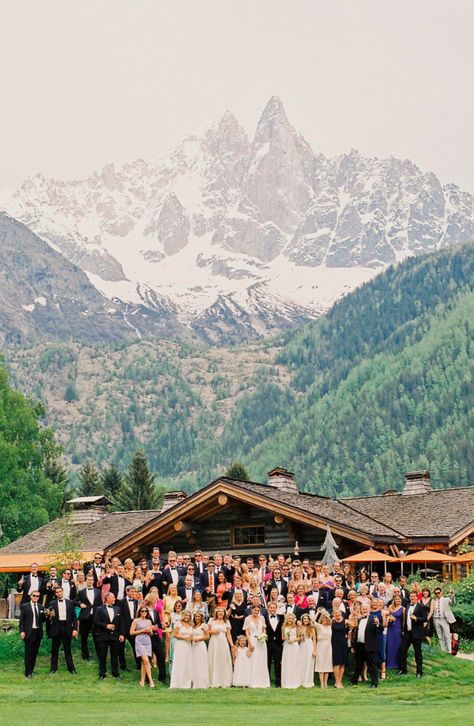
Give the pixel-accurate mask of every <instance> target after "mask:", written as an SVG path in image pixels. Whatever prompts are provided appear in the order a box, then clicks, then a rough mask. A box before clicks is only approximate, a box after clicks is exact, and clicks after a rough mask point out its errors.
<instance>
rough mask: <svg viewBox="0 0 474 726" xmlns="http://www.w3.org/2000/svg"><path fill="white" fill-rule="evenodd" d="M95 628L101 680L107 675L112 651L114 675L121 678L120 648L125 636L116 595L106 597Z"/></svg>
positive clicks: (96, 615)
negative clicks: (108, 654)
mask: <svg viewBox="0 0 474 726" xmlns="http://www.w3.org/2000/svg"><path fill="white" fill-rule="evenodd" d="M94 628H95V633H96V643H97V655H98V658H99V679H100V680H101V681H103V680H104V678H105V677H106V675H107V653H108V652H109V650H110V661H111V665H112V675H113V677H114V678H120V673H119V647H120V643H123V642H124V640H125V636H124V635H122V632H121V628H120V609H119V608H118V607H117V606H116V605H115V595H114V594H113V592H108V593H107V595H106V596H105V605H102V606H101V607H100V608H97V610H96V611H95V615H94Z"/></svg>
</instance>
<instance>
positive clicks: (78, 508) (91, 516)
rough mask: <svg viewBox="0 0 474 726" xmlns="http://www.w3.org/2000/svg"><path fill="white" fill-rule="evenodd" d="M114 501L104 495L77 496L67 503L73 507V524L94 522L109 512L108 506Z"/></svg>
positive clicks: (71, 520) (71, 519)
mask: <svg viewBox="0 0 474 726" xmlns="http://www.w3.org/2000/svg"><path fill="white" fill-rule="evenodd" d="M112 503H113V502H112V501H111V500H110V499H109V498H108V497H104V496H95V497H76V498H75V499H69V500H68V501H67V502H66V504H69V505H70V507H71V518H70V522H71V524H92V522H97V521H98V520H99V519H102V518H103V517H106V516H107V514H108V511H107V507H108V505H109V504H112Z"/></svg>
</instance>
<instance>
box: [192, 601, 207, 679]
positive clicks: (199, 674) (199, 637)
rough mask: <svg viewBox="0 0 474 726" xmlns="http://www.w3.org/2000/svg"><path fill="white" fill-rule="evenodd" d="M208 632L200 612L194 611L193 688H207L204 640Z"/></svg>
mask: <svg viewBox="0 0 474 726" xmlns="http://www.w3.org/2000/svg"><path fill="white" fill-rule="evenodd" d="M208 639H209V632H208V627H207V625H206V623H205V622H204V616H203V614H202V612H200V611H197V612H195V613H194V627H193V645H192V675H191V680H192V684H193V688H209V663H208V658H207V647H206V640H208Z"/></svg>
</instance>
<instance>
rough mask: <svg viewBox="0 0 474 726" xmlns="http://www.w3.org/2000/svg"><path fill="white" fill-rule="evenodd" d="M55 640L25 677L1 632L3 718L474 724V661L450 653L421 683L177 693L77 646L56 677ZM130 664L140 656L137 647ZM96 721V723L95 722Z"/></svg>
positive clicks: (193, 725) (428, 668)
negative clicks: (113, 668) (104, 673)
mask: <svg viewBox="0 0 474 726" xmlns="http://www.w3.org/2000/svg"><path fill="white" fill-rule="evenodd" d="M48 647H49V644H46V643H45V644H44V645H43V647H42V651H41V655H40V658H39V659H38V664H37V669H36V672H35V676H34V678H33V679H32V680H26V679H25V678H24V677H23V670H22V666H23V662H22V645H21V643H19V639H18V635H17V634H16V633H11V634H7V635H3V634H2V635H1V636H0V665H1V673H0V697H1V709H0V723H1V724H9V725H10V724H20V723H27V724H29V725H31V726H35V725H36V724H38V725H41V726H44V725H45V724H47V725H48V726H50V725H53V726H54V725H55V724H64V723H65V718H66V720H67V722H69V723H72V724H76V723H78V722H79V718H81V719H86V721H87V723H89V722H91V723H93V722H97V723H100V724H105V725H106V726H108V724H115V723H119V722H121V723H126V724H127V726H128V725H135V724H140V726H144V725H146V724H147V723H157V724H160V725H161V724H173V725H177V726H180V724H182V723H186V724H189V726H199V725H200V724H210V723H212V722H215V723H218V724H219V723H225V724H226V726H233V724H241V723H243V724H246V726H248V725H249V724H250V725H251V724H256V725H257V726H270V725H271V726H278V724H280V723H284V722H286V721H287V720H288V721H290V720H291V722H292V723H295V724H297V725H298V726H306V724H308V725H309V724H311V726H313V725H314V724H316V723H320V722H321V723H326V722H327V723H338V724H341V726H346V724H350V726H358V725H359V724H364V725H365V726H379V724H383V726H392V725H393V726H395V724H396V725H397V726H399V724H401V723H409V724H410V726H421V725H423V726H438V725H439V726H448V725H449V726H451V725H452V724H463V726H470V725H471V724H474V661H464V660H460V659H457V658H453V657H452V656H448V655H445V656H442V655H440V654H438V653H437V652H435V651H434V650H432V649H429V648H428V649H426V650H425V676H424V677H423V679H422V680H420V681H417V680H416V679H415V677H414V675H413V673H411V674H410V675H408V676H396V675H390V677H389V679H388V680H387V681H385V682H381V683H380V686H379V688H378V689H377V690H371V689H370V688H368V687H367V685H366V684H363V685H362V684H361V685H359V686H357V687H355V688H352V687H350V686H349V685H348V684H347V687H346V688H345V689H344V690H336V689H334V688H329V689H328V690H327V691H321V690H320V689H319V688H313V689H309V690H302V689H301V690H298V691H282V690H281V689H278V690H277V689H275V688H271V689H269V690H240V689H235V690H233V689H232V690H231V689H229V690H226V691H220V690H219V691H170V690H169V689H167V688H165V687H164V686H161V685H157V687H156V688H155V690H154V691H152V690H150V689H149V688H146V689H142V688H140V686H139V685H138V676H137V674H136V672H127V673H125V674H124V675H123V679H122V680H121V681H115V680H114V679H113V678H111V677H109V678H108V679H107V680H105V681H103V682H99V681H98V677H97V663H96V661H95V660H92V661H91V662H90V663H83V661H82V660H81V659H80V657H79V655H78V653H77V645H76V646H75V649H74V655H75V660H76V666H77V669H78V674H77V676H71V675H69V673H68V672H67V671H66V670H65V667H64V664H63V662H62V661H61V660H60V671H59V672H58V673H57V674H56V675H53V676H50V675H48V670H49V659H48V655H47V651H48ZM129 661H130V664H131V662H132V659H131V655H130V653H129ZM91 719H93V721H91Z"/></svg>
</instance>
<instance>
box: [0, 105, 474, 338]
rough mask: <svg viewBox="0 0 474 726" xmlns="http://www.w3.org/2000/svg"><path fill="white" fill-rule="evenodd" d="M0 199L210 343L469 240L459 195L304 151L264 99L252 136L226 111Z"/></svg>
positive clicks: (465, 201)
mask: <svg viewBox="0 0 474 726" xmlns="http://www.w3.org/2000/svg"><path fill="white" fill-rule="evenodd" d="M1 203H2V206H3V207H4V208H5V210H6V211H7V212H8V214H10V215H11V216H13V217H15V218H17V219H19V220H20V221H22V222H23V223H24V224H26V225H27V226H28V227H30V228H31V229H32V230H33V231H34V232H35V233H36V234H37V235H38V236H39V237H40V238H42V239H44V240H46V241H47V242H48V243H49V244H50V245H51V246H52V247H53V248H54V249H56V250H57V251H59V252H61V254H63V255H64V256H65V257H66V258H67V259H68V260H70V261H72V262H74V263H75V264H77V265H78V266H79V267H80V268H81V269H82V270H83V271H84V272H85V273H86V274H87V275H88V277H89V280H90V281H91V282H92V283H93V284H94V286H95V287H97V289H98V290H99V291H100V292H101V293H102V294H104V295H105V296H106V297H108V298H109V299H110V300H118V301H121V302H123V303H128V304H131V305H143V306H144V307H146V308H148V309H150V310H151V311H153V310H154V311H155V312H156V311H159V310H160V309H161V308H165V309H169V310H171V309H172V310H173V314H174V316H175V320H176V321H177V328H178V329H179V330H180V331H181V332H182V329H183V326H184V327H187V328H188V330H190V331H192V333H193V334H194V335H199V336H201V338H202V339H203V340H204V341H206V342H212V343H215V344H220V343H226V344H227V343H230V342H234V343H238V342H241V341H242V340H256V339H258V338H259V337H260V336H261V335H262V334H264V335H265V334H268V333H269V332H272V331H275V330H278V329H285V328H291V327H293V326H294V325H295V324H300V323H301V322H303V321H304V320H308V319H312V318H315V317H317V316H318V315H320V314H321V313H322V312H323V311H325V310H327V309H328V308H329V307H330V305H331V304H332V303H334V302H335V301H336V300H337V299H339V298H340V297H341V296H342V295H344V294H345V293H347V292H349V291H350V290H352V289H354V287H356V286H357V285H358V284H360V283H361V282H364V281H366V280H368V279H370V278H371V277H373V276H374V274H375V273H376V272H377V271H379V270H381V269H384V268H385V267H386V266H388V265H389V264H394V263H398V262H400V261H401V260H403V259H405V258H406V257H407V256H409V255H418V254H424V253H426V252H430V251H434V250H436V249H439V248H443V247H448V246H450V245H452V244H455V243H462V242H465V241H468V240H470V239H473V238H474V198H473V196H472V195H470V194H468V193H467V192H463V191H462V190H461V189H459V187H457V186H456V185H454V184H448V185H444V186H442V185H441V184H440V182H439V180H438V179H437V177H436V176H435V175H434V174H432V173H429V172H428V173H424V172H422V171H420V169H419V168H418V167H417V166H416V165H415V164H414V163H413V162H411V161H408V160H399V159H395V158H394V157H389V158H388V159H382V160H380V159H376V158H375V159H371V158H366V157H364V156H362V155H361V154H359V152H357V151H355V150H352V151H351V152H349V153H347V154H342V155H340V156H336V157H333V158H331V159H330V158H326V157H324V156H323V155H322V154H319V153H315V152H314V151H313V150H312V149H311V147H310V145H309V144H308V143H307V142H306V141H305V140H304V138H303V137H302V136H301V135H300V134H299V133H298V132H297V131H296V130H295V129H294V128H293V127H292V126H291V124H290V122H289V120H288V118H287V115H286V112H285V109H284V106H283V103H282V101H281V99H279V98H278V97H276V96H273V97H272V98H271V99H270V100H269V101H268V103H267V104H266V106H265V108H264V110H263V112H262V114H261V116H260V118H259V120H258V123H257V128H256V132H255V135H254V137H253V139H249V137H248V135H247V133H246V132H245V130H244V129H243V128H242V127H241V126H240V124H239V122H238V121H237V119H236V118H235V116H234V115H233V114H232V113H231V112H229V111H226V112H225V113H224V114H223V116H222V117H221V118H220V119H219V120H218V121H217V122H216V123H215V124H213V125H212V126H211V127H210V128H209V129H208V130H207V131H206V132H205V133H204V134H203V135H202V136H197V135H191V136H188V137H186V138H185V139H184V140H183V142H182V143H181V144H179V145H178V146H177V147H176V148H175V149H174V150H173V151H172V152H171V154H170V155H169V156H168V157H167V158H165V159H162V160H156V161H155V160H151V161H145V160H143V159H138V160H136V161H134V162H130V163H127V164H124V165H123V166H121V167H116V166H115V165H114V164H113V163H111V164H107V165H105V166H104V167H103V168H102V169H100V170H98V171H97V172H95V173H94V174H92V175H91V176H89V177H88V178H86V179H83V180H76V181H69V182H65V181H61V180H54V179H47V178H45V177H44V176H42V175H37V176H35V177H31V178H29V179H27V180H25V182H24V183H23V184H22V185H20V187H19V188H18V189H17V190H15V191H14V192H13V193H11V194H9V195H7V197H4V199H3V200H2V202H1ZM258 284H259V285H260V287H259V290H260V294H259V300H258V304H256V303H255V298H254V296H253V295H252V294H251V293H250V292H249V291H250V290H251V289H255V286H256V285H258ZM223 310H225V314H223V312H222V311H223ZM242 316H243V317H246V318H247V324H246V325H242V324H241V319H242Z"/></svg>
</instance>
